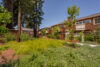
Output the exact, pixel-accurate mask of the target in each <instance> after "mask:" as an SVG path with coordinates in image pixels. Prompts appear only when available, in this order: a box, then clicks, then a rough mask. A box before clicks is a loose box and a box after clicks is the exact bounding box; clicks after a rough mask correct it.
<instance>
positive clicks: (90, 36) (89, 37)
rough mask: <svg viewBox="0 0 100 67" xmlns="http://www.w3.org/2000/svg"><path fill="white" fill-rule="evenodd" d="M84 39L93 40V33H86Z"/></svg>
mask: <svg viewBox="0 0 100 67" xmlns="http://www.w3.org/2000/svg"><path fill="white" fill-rule="evenodd" d="M85 41H94V35H93V34H88V35H86V36H85Z"/></svg>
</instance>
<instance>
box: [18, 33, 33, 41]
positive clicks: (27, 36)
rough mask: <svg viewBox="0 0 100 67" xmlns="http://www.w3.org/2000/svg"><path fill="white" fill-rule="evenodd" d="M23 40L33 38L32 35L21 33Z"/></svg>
mask: <svg viewBox="0 0 100 67" xmlns="http://www.w3.org/2000/svg"><path fill="white" fill-rule="evenodd" d="M20 38H21V41H28V40H33V38H32V37H31V36H29V35H28V34H23V33H22V34H21V36H20Z"/></svg>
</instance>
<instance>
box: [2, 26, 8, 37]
mask: <svg viewBox="0 0 100 67" xmlns="http://www.w3.org/2000/svg"><path fill="white" fill-rule="evenodd" d="M7 32H8V28H6V27H4V26H0V35H2V34H5V33H7Z"/></svg>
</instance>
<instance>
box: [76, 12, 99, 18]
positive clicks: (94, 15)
mask: <svg viewBox="0 0 100 67" xmlns="http://www.w3.org/2000/svg"><path fill="white" fill-rule="evenodd" d="M98 16H100V13H96V14H92V15H89V16H86V17H82V18H78V19H77V20H84V19H88V18H93V17H98Z"/></svg>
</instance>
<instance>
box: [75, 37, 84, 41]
mask: <svg viewBox="0 0 100 67" xmlns="http://www.w3.org/2000/svg"><path fill="white" fill-rule="evenodd" d="M81 38H82V37H81V36H76V37H74V39H75V40H78V41H81Z"/></svg>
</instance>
